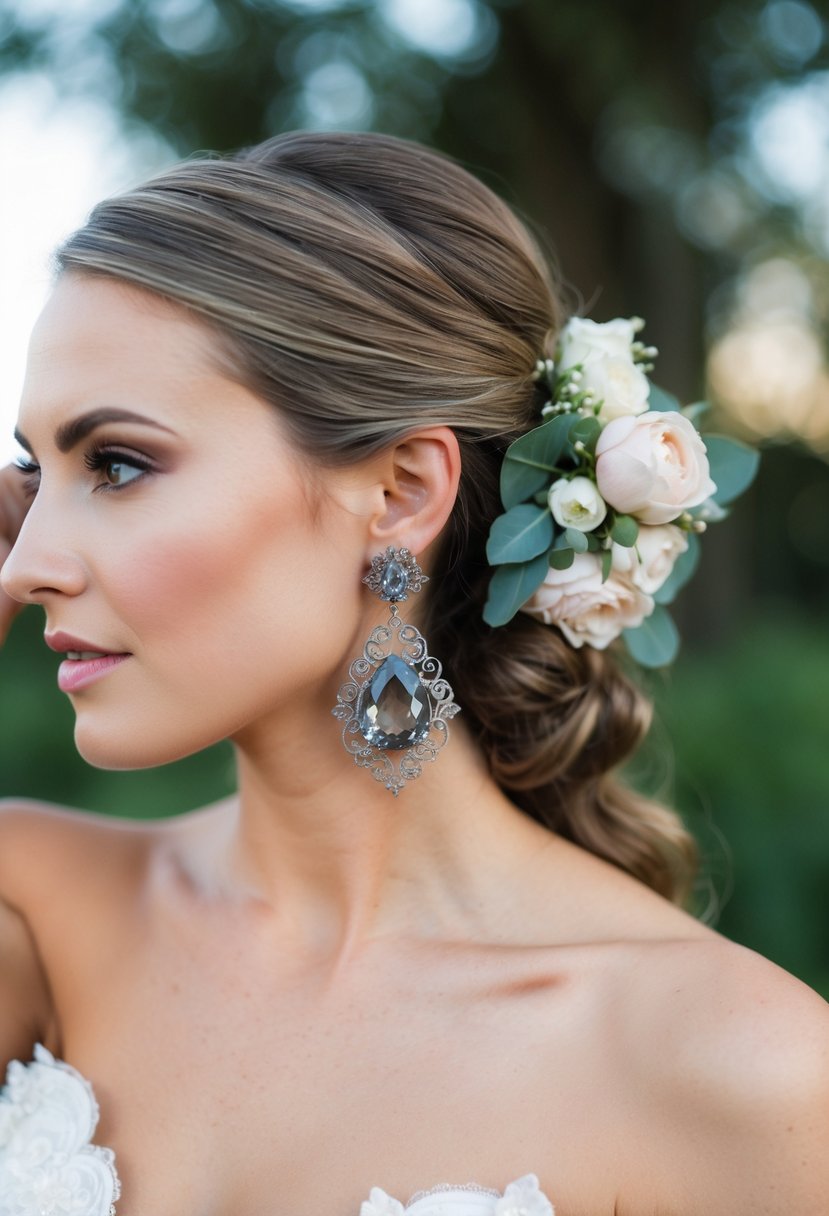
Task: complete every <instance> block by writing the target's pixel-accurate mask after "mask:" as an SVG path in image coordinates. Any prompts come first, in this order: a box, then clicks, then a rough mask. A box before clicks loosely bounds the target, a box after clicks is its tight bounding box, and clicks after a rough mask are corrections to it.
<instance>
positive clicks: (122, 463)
mask: <svg viewBox="0 0 829 1216" xmlns="http://www.w3.org/2000/svg"><path fill="white" fill-rule="evenodd" d="M83 463H84V465H85V466H86V468H87V469H89V470H90V472H98V471H100V470H104V475H105V476H106V475H107V473H106V470H110V471H111V472H112V473H113V474H114V476H115V477H122V476H123V472H124V470H127V471H130V470H132V471H133V472H135V471H137V472H138V476H137V477H128V478H127V479H126V480H125V481H124V480H122V481H120V482H114V481H109V480H107V481H102V482H99V483H98V484H97V485H96V486H95V487H94V489H95V490H105V491H109V490H123V489H126V487H127V486H130V485H134V484H135V482H137V481H143V480H144V477H145V475H146V474H148V473H151V472H152V471H153V464H152V462H151V461H149V460H148V459H147V458H146V457H144V456H138V455H136V454H135V453H132V452H125V451H122V450H121V449H119V448H117V447H113V446H111V445H109V444H104V443H92V444H90V446H89V447H88V448H87V450H86V452H84V455H83ZM13 467H14V468H16V469H17V470H18V471H19V472H20V473H21V474H22V475H23V478H24V480H23V493H24V494H25V496H26V497H27V498H33V497H34V496H35V494H36V493H37V490H38V486H39V485H40V465H38V464H37V463H36V462H35V461H33V460H28V459H26V458H25V457H21V458H20V459H18V460H16V461H15V462H14V465H13ZM116 470H117V471H116Z"/></svg>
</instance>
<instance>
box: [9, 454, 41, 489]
mask: <svg viewBox="0 0 829 1216" xmlns="http://www.w3.org/2000/svg"><path fill="white" fill-rule="evenodd" d="M12 468H14V469H17V471H18V472H19V473H22V474H23V496H24V498H34V496H35V494H36V493H37V487H38V483H39V481H40V465H39V464H35V463H34V462H33V461H31V460H24V459H23V457H22V456H21V457H20V459H19V460H15V461H13V463H12Z"/></svg>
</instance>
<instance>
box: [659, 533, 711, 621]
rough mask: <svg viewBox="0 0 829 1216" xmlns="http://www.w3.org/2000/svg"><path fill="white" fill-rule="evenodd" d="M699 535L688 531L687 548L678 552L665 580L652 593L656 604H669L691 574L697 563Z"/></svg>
mask: <svg viewBox="0 0 829 1216" xmlns="http://www.w3.org/2000/svg"><path fill="white" fill-rule="evenodd" d="M699 553H700V549H699V537H698V536H697V535H696V533H694V532H689V533H688V548H687V549H686V550H685V552H684V553H680V555H679V557H678V558H677V559H676V561H675V562H674V568H673V570H672V571H671V573H670V574H669V575H668V577H667V579H666V580H665V582H664V583H663V584H662V586H661V587H660V588H659V590H658V591H657V592H655V593H654V597H653V598H654V599H655V600H656V602H657V604H670V603H672V602H673V601H674V599H675V598H676V596H677V595H678V593H679V592H680V591H681V590H682V588H683V587H684V586H685V584H686V583H687V582H688V580H689V579H690V578H691V576H692V575H693V573H694V571H695V570H696V568H697V566H698V565H699Z"/></svg>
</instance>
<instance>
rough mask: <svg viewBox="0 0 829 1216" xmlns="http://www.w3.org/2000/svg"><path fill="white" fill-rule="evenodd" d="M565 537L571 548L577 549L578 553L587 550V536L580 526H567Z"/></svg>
mask: <svg viewBox="0 0 829 1216" xmlns="http://www.w3.org/2000/svg"><path fill="white" fill-rule="evenodd" d="M564 539H565V540H566V541H567V544H568V545H569V546H570V548H571V549H575V551H576V553H586V552H587V537H586V536H585V534H584V533H583V532H580V531H579V530H578V528H565V529H564Z"/></svg>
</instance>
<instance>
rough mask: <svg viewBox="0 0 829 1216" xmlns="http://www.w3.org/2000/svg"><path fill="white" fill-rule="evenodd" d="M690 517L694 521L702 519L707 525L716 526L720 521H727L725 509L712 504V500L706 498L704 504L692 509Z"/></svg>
mask: <svg viewBox="0 0 829 1216" xmlns="http://www.w3.org/2000/svg"><path fill="white" fill-rule="evenodd" d="M691 515H693V517H694V519H702V520H704V521H705V522H706V523H707V524H718V523H721V522H722V520H724V519H728V511H727V509H726V508H725V507H721V506H720V504H719V503H717V502H714V499H713V498H706V500H705V502H702V503H700V505H699V506H698V507H692V508H691Z"/></svg>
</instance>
